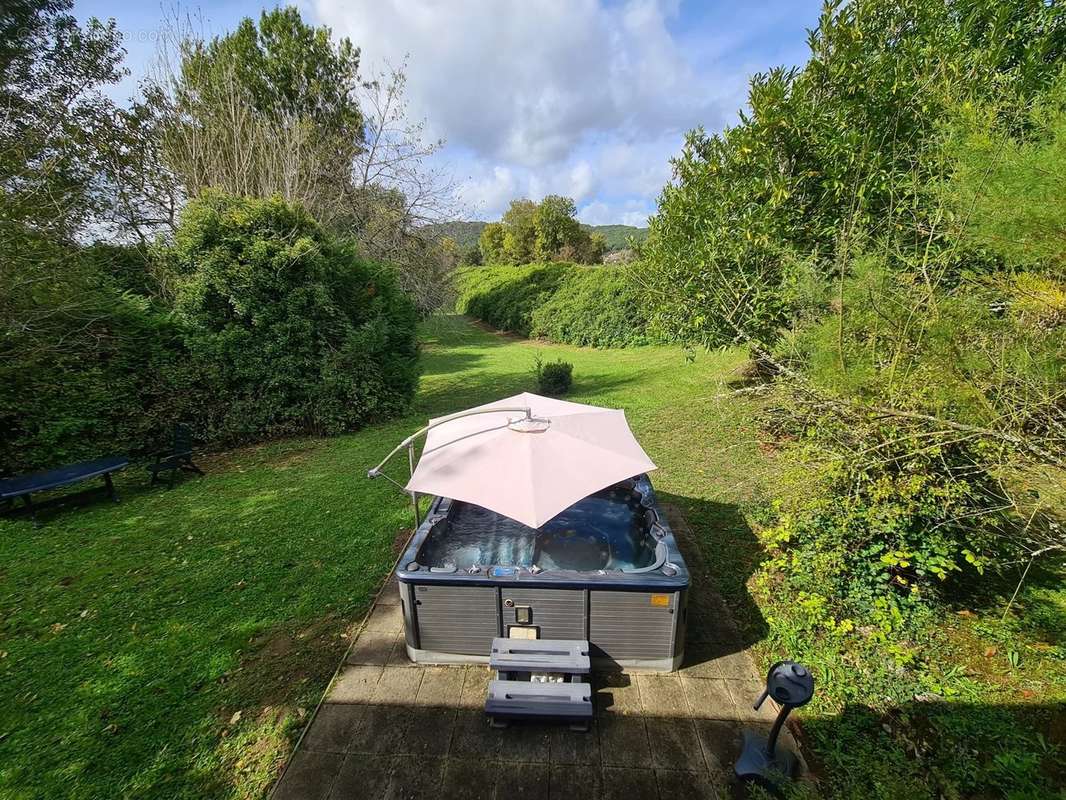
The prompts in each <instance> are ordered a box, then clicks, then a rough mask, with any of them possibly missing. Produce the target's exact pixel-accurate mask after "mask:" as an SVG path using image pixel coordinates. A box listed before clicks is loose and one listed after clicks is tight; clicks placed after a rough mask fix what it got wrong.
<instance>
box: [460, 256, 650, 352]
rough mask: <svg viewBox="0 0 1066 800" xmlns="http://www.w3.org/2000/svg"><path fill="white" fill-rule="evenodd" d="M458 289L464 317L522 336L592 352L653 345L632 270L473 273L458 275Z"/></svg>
mask: <svg viewBox="0 0 1066 800" xmlns="http://www.w3.org/2000/svg"><path fill="white" fill-rule="evenodd" d="M456 288H457V290H458V302H457V310H458V311H459V312H460V313H463V314H469V315H470V316H472V317H476V318H477V319H480V320H482V321H484V322H487V323H488V324H489V325H492V326H493V327H495V328H499V329H500V330H505V331H510V332H513V333H518V334H521V335H522V336H533V337H543V338H546V339H549V340H551V341H553V342H561V343H565V344H575V345H583V346H588V347H630V346H634V345H641V344H647V343H648V342H650V341H652V336H651V335H650V334H649V331H648V310H647V300H646V298H645V297H644V296H643V294H642V293H641V292H640V291H639V290H638V289H637V288H636V287H635V286H634V285H633V283H632V281H631V273H630V272H629V268H628V267H624V266H619V267H602V266H583V265H579V264H569V263H551V264H527V265H524V266H490V267H470V268H468V269H464V270H460V271H459V272H458V273H457V274H456Z"/></svg>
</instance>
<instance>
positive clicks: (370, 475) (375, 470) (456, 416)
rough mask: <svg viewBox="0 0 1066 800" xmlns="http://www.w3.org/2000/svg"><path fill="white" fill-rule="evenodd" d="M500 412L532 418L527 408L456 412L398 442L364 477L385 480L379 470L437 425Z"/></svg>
mask: <svg viewBox="0 0 1066 800" xmlns="http://www.w3.org/2000/svg"><path fill="white" fill-rule="evenodd" d="M501 411H505V412H506V411H510V412H514V411H521V412H522V413H523V414H525V415H526V418H527V419H528V418H531V417H532V416H533V411H532V409H530V407H529V406H508V407H504V408H480V409H477V408H476V409H472V410H470V411H460V412H458V413H456V414H449V415H448V416H446V417H441V418H440V419H438V420H437V421H436V422H431V423H429V424H428V425H426V426H424V427H422V428H419V429H418V430H417V431H415V432H414V433H412V434H411V435H410V436H408V437H407V438H406V439H404V440H403V441H402V442H400V443H399V444H398V445H396V447H394V448H393V449H392V452H390V453H389V454H388V455H387V456H385V458H383V459H382V460H381V463H380V464H378V465H377V466H376V467H374V468H373V469H370V470H367V473H366V476H367V477H368V478H378V477H385V478H387V477H388V476H387V475H384V474H383V473H382V472H381V470H382V469H383V468H384V467H385V465H386V464H387V463H388V462H389V460H390V459H391V458H392V457H393V456H394V455H396V454H397V453H399V452H400V451H401V450H403V449H404V448H405V447H411V446H412V445H413V444H414V443H415V440H416V439H418V437H419V436H423V435H425V434H427V433H429V432H430V431H431V430H433V429H434V428H436V427H437V426H438V425H443V424H444V423H446V422H451V421H452V420H453V419H460V418H461V417H472V416H474V415H475V414H495V413H499V412H501ZM411 471H412V473H413V472H414V465H412V466H411Z"/></svg>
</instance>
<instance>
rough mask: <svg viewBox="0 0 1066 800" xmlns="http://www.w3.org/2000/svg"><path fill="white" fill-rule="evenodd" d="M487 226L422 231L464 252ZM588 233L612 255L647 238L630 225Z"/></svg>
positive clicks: (438, 226) (597, 228) (463, 224)
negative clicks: (631, 239)
mask: <svg viewBox="0 0 1066 800" xmlns="http://www.w3.org/2000/svg"><path fill="white" fill-rule="evenodd" d="M486 225H488V223H487V222H479V221H476V220H472V221H470V222H462V221H456V222H436V223H433V224H432V225H426V226H424V227H423V228H422V230H424V231H427V232H429V233H430V234H431V235H432V236H434V237H436V238H438V239H443V238H444V237H445V236H447V237H449V238H451V239H454V240H455V242H456V244H458V245H459V249H460V250H466V249H467V248H469V247H472V246H473V245H475V244H477V240H478V237H479V236H480V235H481V230H482V229H483V228H484V227H485V226H486ZM585 227H586V228H588V229H589V230H590V231H593V232H595V233H600V234H603V238H604V239H606V240H607V251H608V252H610V253H613V252H615V251H618V250H624V249H625V248H626V240H627V239H628V238H629V237H630V236H633V237H635V238H636V240H637V241H638V242H643V241H644V240H645V239H646V238H647V236H648V229H647V228H635V227H633V226H632V225H586V226H585Z"/></svg>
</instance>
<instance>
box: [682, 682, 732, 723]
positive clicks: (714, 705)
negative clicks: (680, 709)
mask: <svg viewBox="0 0 1066 800" xmlns="http://www.w3.org/2000/svg"><path fill="white" fill-rule="evenodd" d="M727 684H728V681H726V680H725V679H724V678H693V677H690V676H689V675H682V676H681V686H682V687H683V688H684V690H685V699H686V700H688V707H689V712H690V713H691V715H692V717H694V718H696V719H722V720H730V721H733V720H736V719H737V718H738V717H737V709H736V703H735V701H734V699H733V693H732V692H730V691H729V687H728V685H727Z"/></svg>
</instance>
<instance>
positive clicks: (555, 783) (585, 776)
mask: <svg viewBox="0 0 1066 800" xmlns="http://www.w3.org/2000/svg"><path fill="white" fill-rule="evenodd" d="M548 796H549V797H552V798H556V797H558V798H563V800H600V798H602V797H603V778H602V775H601V773H600V769H599V767H597V768H596V769H574V768H573V767H572V766H570V765H564V766H560V765H558V764H552V765H551V766H550V767H549V770H548Z"/></svg>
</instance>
